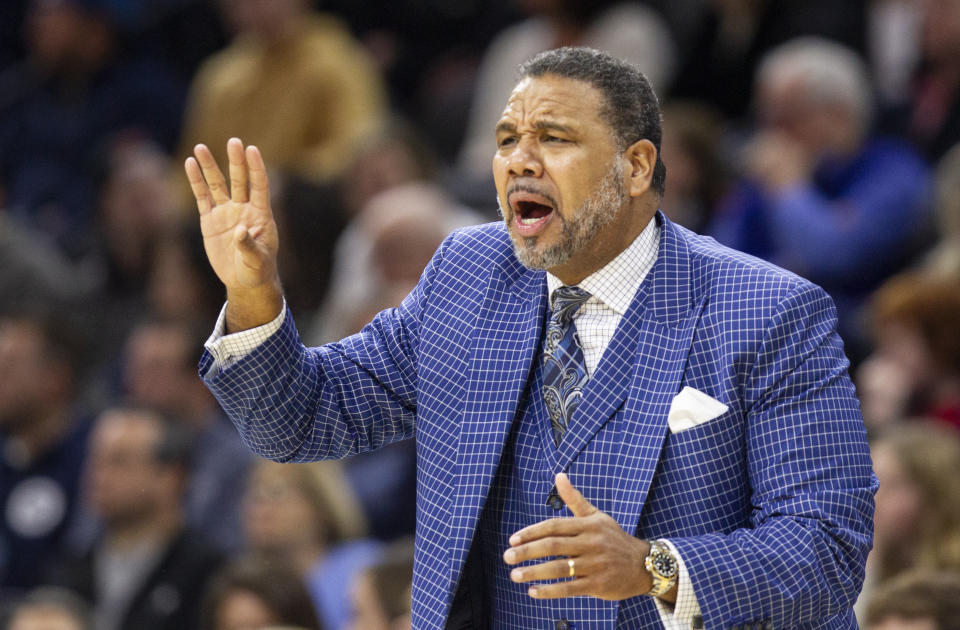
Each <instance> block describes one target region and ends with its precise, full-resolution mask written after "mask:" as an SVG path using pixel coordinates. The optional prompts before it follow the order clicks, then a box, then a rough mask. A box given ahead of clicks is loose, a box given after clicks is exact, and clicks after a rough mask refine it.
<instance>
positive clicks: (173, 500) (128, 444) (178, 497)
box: [52, 407, 220, 630]
mask: <svg viewBox="0 0 960 630" xmlns="http://www.w3.org/2000/svg"><path fill="white" fill-rule="evenodd" d="M189 463H190V438H189V435H188V434H187V433H186V432H185V431H184V430H183V429H182V428H181V427H179V426H178V425H177V424H175V423H172V422H170V421H167V420H165V419H164V418H163V417H162V416H160V415H159V414H158V413H156V412H153V411H148V410H146V409H136V408H128V407H114V408H111V409H108V410H106V411H104V412H103V413H102V414H101V415H100V416H99V418H98V420H97V424H96V426H95V428H94V431H93V435H92V438H91V445H90V459H89V466H88V468H87V477H86V481H87V483H88V484H89V488H88V494H89V497H90V501H91V504H92V507H93V510H94V511H95V512H96V514H97V516H98V517H99V518H100V519H101V520H102V522H103V524H104V531H103V535H102V536H101V538H100V539H99V540H98V541H97V543H96V544H95V545H94V547H93V549H92V550H91V551H90V552H89V553H87V554H85V555H83V556H82V557H78V558H75V559H71V560H70V561H67V562H65V563H64V565H63V566H62V567H61V568H60V570H59V571H58V572H57V573H56V575H55V576H54V577H53V580H52V581H53V583H56V584H60V585H62V586H66V587H68V588H71V589H73V590H74V591H76V592H78V593H80V594H82V595H83V596H84V597H86V598H87V599H88V600H89V601H91V602H92V603H93V606H94V615H95V618H96V622H97V628H98V630H120V629H123V630H127V629H133V628H136V629H137V630H167V629H169V628H177V629H178V630H194V629H196V628H198V627H199V623H198V621H199V614H200V598H201V594H202V591H203V587H204V585H205V584H206V581H207V579H208V578H209V576H210V575H211V574H212V573H213V572H214V571H215V570H216V568H217V567H218V565H219V563H220V555H219V554H218V553H217V552H215V551H214V550H213V547H211V546H210V545H209V544H208V543H206V542H205V540H204V538H203V536H202V535H201V534H198V533H195V532H192V531H190V530H188V529H186V527H185V524H184V522H185V518H184V514H183V508H182V504H183V499H184V493H185V488H186V485H187V479H188V467H189Z"/></svg>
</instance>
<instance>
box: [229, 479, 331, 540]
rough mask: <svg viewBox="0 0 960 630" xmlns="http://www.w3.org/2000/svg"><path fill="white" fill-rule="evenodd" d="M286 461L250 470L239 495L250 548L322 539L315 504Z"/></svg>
mask: <svg viewBox="0 0 960 630" xmlns="http://www.w3.org/2000/svg"><path fill="white" fill-rule="evenodd" d="M297 474H298V473H297V472H296V471H295V469H293V468H292V467H290V465H289V464H273V463H262V464H260V465H258V466H256V467H255V468H254V470H252V471H251V473H250V477H249V481H248V482H247V490H246V493H245V495H244V498H243V524H244V531H245V532H246V536H247V542H248V544H249V546H250V547H252V548H253V549H256V550H261V551H280V552H282V551H286V550H289V549H291V548H294V549H295V548H296V547H299V546H301V545H310V544H316V543H318V542H319V541H321V540H322V527H323V524H322V523H321V522H320V519H319V518H318V515H317V509H316V507H315V506H314V505H313V504H312V503H311V500H310V498H309V497H308V496H307V494H306V493H305V492H304V491H303V489H302V488H301V487H300V486H299V484H298V483H297V479H296V476H297Z"/></svg>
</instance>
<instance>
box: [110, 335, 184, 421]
mask: <svg viewBox="0 0 960 630" xmlns="http://www.w3.org/2000/svg"><path fill="white" fill-rule="evenodd" d="M189 344H190V342H189V340H188V339H187V338H186V336H185V335H184V334H181V332H180V331H179V330H178V329H176V328H174V327H172V326H163V325H156V326H152V325H144V326H140V327H139V328H137V329H135V330H134V331H133V332H132V333H131V335H130V339H129V341H128V342H127V355H126V360H127V364H126V369H125V371H124V380H125V381H126V382H125V385H126V388H127V392H128V393H129V395H130V397H131V398H132V399H133V400H134V401H136V402H137V403H138V404H143V405H147V406H150V407H156V408H157V409H161V410H163V411H165V412H167V413H176V412H177V411H178V410H179V409H180V408H181V407H182V406H183V405H182V402H181V401H182V400H183V397H184V395H185V394H186V392H187V391H189V390H188V388H190V387H192V386H193V385H194V383H193V381H194V380H196V374H194V373H193V370H192V369H191V367H188V362H189V359H187V357H189V356H191V353H192V352H193V351H194V349H193V348H191V347H190V345H189ZM188 379H189V380H190V382H187V380H188Z"/></svg>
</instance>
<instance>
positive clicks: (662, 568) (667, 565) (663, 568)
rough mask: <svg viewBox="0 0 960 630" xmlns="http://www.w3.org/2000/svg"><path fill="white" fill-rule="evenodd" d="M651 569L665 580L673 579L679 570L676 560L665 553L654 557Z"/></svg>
mask: <svg viewBox="0 0 960 630" xmlns="http://www.w3.org/2000/svg"><path fill="white" fill-rule="evenodd" d="M653 568H654V570H655V571H656V572H657V573H659V574H660V575H662V576H663V577H667V578H670V577H673V576H674V575H676V574H677V571H678V570H679V567H678V566H677V560H676V558H674V557H673V556H671V555H670V554H667V553H658V554H656V555H655V556H654V558H653Z"/></svg>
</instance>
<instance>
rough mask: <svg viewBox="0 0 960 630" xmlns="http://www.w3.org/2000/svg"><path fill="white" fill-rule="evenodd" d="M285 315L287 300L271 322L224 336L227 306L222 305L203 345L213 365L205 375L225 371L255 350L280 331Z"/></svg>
mask: <svg viewBox="0 0 960 630" xmlns="http://www.w3.org/2000/svg"><path fill="white" fill-rule="evenodd" d="M286 314H287V300H286V299H284V300H283V308H281V309H280V314H279V315H277V316H276V317H275V318H274V319H273V321H270V322H267V323H266V324H263V325H262V326H257V327H256V328H250V329H248V330H241V331H240V332H235V333H231V334H229V335H228V334H225V333H226V330H227V324H226V319H227V305H226V304H224V305H223V308H222V309H220V316H219V317H218V318H217V324H216V325H215V326H214V327H213V332H212V333H211V334H210V337H209V338H208V339H207V341H206V343H204V344H203V346H204V347H205V348H206V349H207V351H208V352H209V353H210V355H211V356H213V363H212V364H210V368H209V369H208V370H207V374H215V373H217V372H218V371H220V370H225V369H227V368H228V367H230V366H231V365H234V364H236V363H237V362H238V361H240V360H241V359H243V358H244V357H246V356H247V355H249V354H250V353H252V352H253V351H254V350H256V349H257V348H258V347H259V346H260V345H261V344H263V342H265V341H266V340H267V339H269V338H270V336H271V335H273V334H274V333H275V332H277V331H278V330H280V327H281V326H282V325H283V320H284V318H285V317H286Z"/></svg>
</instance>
